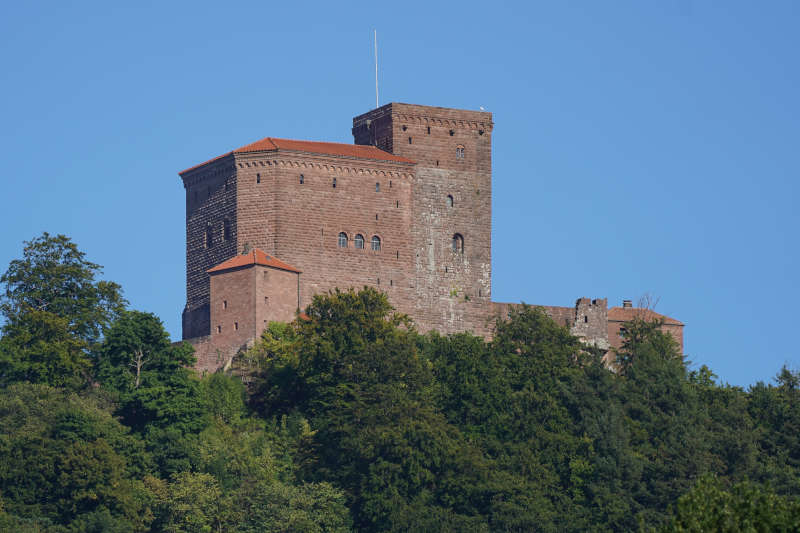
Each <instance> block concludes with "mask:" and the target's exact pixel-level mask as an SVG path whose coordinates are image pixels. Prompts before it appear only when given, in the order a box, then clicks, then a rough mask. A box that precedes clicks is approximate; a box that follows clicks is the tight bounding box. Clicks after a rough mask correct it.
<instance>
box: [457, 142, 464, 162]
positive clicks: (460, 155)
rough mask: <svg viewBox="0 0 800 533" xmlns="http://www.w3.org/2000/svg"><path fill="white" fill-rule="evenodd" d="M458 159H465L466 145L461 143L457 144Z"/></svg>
mask: <svg viewBox="0 0 800 533" xmlns="http://www.w3.org/2000/svg"><path fill="white" fill-rule="evenodd" d="M456 159H464V147H463V146H461V145H458V146H456Z"/></svg>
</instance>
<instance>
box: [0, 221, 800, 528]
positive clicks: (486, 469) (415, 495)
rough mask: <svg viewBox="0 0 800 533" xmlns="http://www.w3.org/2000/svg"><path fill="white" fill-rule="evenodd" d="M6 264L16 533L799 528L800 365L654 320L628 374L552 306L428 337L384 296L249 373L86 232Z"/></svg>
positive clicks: (3, 509) (295, 328)
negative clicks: (122, 285) (678, 332)
mask: <svg viewBox="0 0 800 533" xmlns="http://www.w3.org/2000/svg"><path fill="white" fill-rule="evenodd" d="M23 255H24V257H23V259H20V260H17V261H15V262H12V264H11V266H10V268H9V270H8V272H6V274H5V275H4V276H3V277H2V281H3V283H5V286H6V292H5V294H4V296H3V299H2V302H1V303H0V306H2V307H1V308H0V310H1V311H2V312H3V314H4V317H5V324H4V326H3V328H2V337H0V530H8V531H21V532H29V531H37V532H41V531H44V532H48V533H66V532H76V533H77V532H94V531H111V532H117V531H118V532H123V531H124V532H128V531H203V532H205V531H220V532H221V531H225V532H242V533H245V532H247V533H250V532H256V531H259V532H260V531H267V532H269V531H275V532H278V531H302V532H337V533H338V532H344V531H351V530H357V531H419V532H423V531H424V532H429V531H433V532H435V531H468V532H469V531H474V532H484V531H554V532H555V531H559V532H560V531H609V530H611V531H636V530H640V531H767V530H770V531H794V530H797V529H798V528H800V522H799V520H800V518H799V517H800V500H799V499H798V494H800V440H798V439H800V437H798V434H800V431H799V430H800V373H798V372H795V371H792V370H790V369H787V368H784V369H781V371H780V372H779V374H778V375H777V377H776V379H775V382H774V383H757V384H755V385H753V386H752V387H750V388H749V389H747V390H745V389H742V388H740V387H732V386H730V385H727V384H720V383H718V382H717V381H716V376H714V374H713V372H712V370H711V369H709V368H707V367H705V366H701V367H700V368H695V369H693V368H692V367H691V364H690V363H689V362H688V361H686V360H685V358H684V356H683V355H682V354H681V353H680V352H679V350H678V347H677V345H676V344H675V342H674V340H673V339H672V338H671V337H670V336H669V335H667V334H665V333H664V332H663V331H662V330H661V327H660V326H661V325H660V324H659V323H657V322H655V323H653V322H645V321H642V320H634V321H633V322H631V323H628V324H626V326H625V327H626V337H625V339H624V342H623V346H622V347H621V349H620V350H618V351H617V352H616V354H615V355H616V363H615V365H614V367H613V370H612V369H609V368H607V367H606V366H605V365H604V364H603V360H602V356H603V354H602V353H600V352H599V351H598V350H597V349H595V348H591V347H588V346H585V345H584V344H582V343H581V341H579V340H578V339H577V338H575V337H573V336H572V335H571V334H570V332H569V331H568V330H567V329H565V328H563V327H561V326H558V325H557V324H555V323H554V322H553V321H552V320H551V319H550V318H549V317H548V316H547V315H546V314H545V313H544V312H543V310H541V309H537V308H533V307H529V306H519V307H517V308H515V309H513V310H512V311H511V313H510V315H509V316H508V317H507V318H505V319H503V320H499V321H498V322H497V324H496V327H495V329H494V333H493V336H492V338H491V340H490V341H486V340H484V339H483V338H480V337H476V336H473V335H471V334H469V333H461V334H455V335H447V336H443V335H439V334H437V333H436V332H430V333H428V334H426V335H420V334H418V333H417V332H416V331H415V329H414V327H413V324H412V323H411V321H410V320H409V319H408V317H405V316H402V315H398V314H395V313H394V312H393V309H392V308H391V306H390V305H389V303H388V300H387V299H386V296H385V295H383V294H382V293H379V292H378V291H375V290H374V289H364V290H361V291H354V290H350V291H334V292H331V293H329V294H326V295H320V296H317V297H315V298H314V300H313V302H312V304H311V305H310V306H309V307H308V309H306V314H305V315H304V318H303V319H298V320H297V321H295V322H293V323H291V324H279V323H272V324H270V325H269V327H268V328H267V330H266V331H265V332H264V334H263V336H262V337H261V339H259V341H258V342H257V343H256V345H255V346H254V347H253V348H252V349H251V350H250V351H248V352H247V353H246V354H244V355H243V356H242V357H240V358H239V359H238V360H237V361H236V364H235V365H234V367H233V368H234V373H233V374H231V375H229V374H224V373H218V374H212V375H209V376H205V377H202V378H201V377H200V376H198V375H197V374H195V373H194V372H193V371H192V370H191V366H192V364H193V363H194V356H193V354H192V350H191V347H190V346H188V345H185V344H173V343H171V342H170V341H169V337H168V335H167V333H166V331H165V330H164V327H163V324H162V323H161V321H160V320H159V319H158V318H157V317H155V316H154V315H152V314H149V313H145V312H140V311H131V310H124V309H122V305H123V304H124V302H123V301H122V299H121V297H120V292H119V287H118V286H116V285H115V284H113V283H105V282H98V281H96V280H95V276H96V274H97V273H98V272H99V266H97V265H94V264H92V263H88V262H87V261H86V260H85V259H84V256H83V254H82V253H81V252H79V251H78V250H77V248H76V247H75V246H74V244H72V243H71V242H70V241H69V239H67V238H66V237H63V236H58V237H50V236H49V235H47V234H45V235H43V236H42V237H40V238H38V239H34V240H33V241H31V242H30V243H27V244H26V249H25V252H24V254H23Z"/></svg>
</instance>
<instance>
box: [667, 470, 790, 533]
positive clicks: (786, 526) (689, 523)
mask: <svg viewBox="0 0 800 533" xmlns="http://www.w3.org/2000/svg"><path fill="white" fill-rule="evenodd" d="M798 530H800V500H798V499H797V497H786V496H780V495H778V494H776V493H775V492H773V491H772V490H770V489H769V488H766V487H763V486H761V485H758V484H755V483H750V482H741V483H736V484H734V485H733V486H732V487H730V488H729V489H726V488H725V487H724V486H723V484H722V483H721V482H720V480H718V479H717V478H716V477H714V476H710V475H709V476H703V477H702V478H700V479H699V480H698V481H697V483H696V484H695V485H694V486H693V487H692V488H691V490H690V491H689V492H687V493H686V494H685V495H683V496H681V497H680V499H679V500H678V505H677V509H676V512H675V516H674V518H673V519H672V521H671V522H670V524H668V525H667V526H666V527H664V528H663V531H665V532H676V533H677V532H697V533H706V532H719V533H728V532H729V533H738V532H753V533H756V532H765V533H766V532H789V531H798Z"/></svg>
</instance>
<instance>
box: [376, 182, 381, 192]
mask: <svg viewBox="0 0 800 533" xmlns="http://www.w3.org/2000/svg"><path fill="white" fill-rule="evenodd" d="M375 192H381V184H380V183H376V184H375Z"/></svg>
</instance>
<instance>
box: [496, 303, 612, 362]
mask: <svg viewBox="0 0 800 533" xmlns="http://www.w3.org/2000/svg"><path fill="white" fill-rule="evenodd" d="M519 305H521V304H515V303H501V302H492V305H491V311H490V313H491V314H492V316H493V317H495V319H496V318H500V319H502V320H505V319H506V318H508V315H509V313H510V312H511V310H512V309H513V308H514V307H516V306H519ZM532 307H536V308H540V309H542V310H543V311H544V312H545V313H546V314H547V315H548V316H549V317H550V318H552V319H553V321H554V322H555V323H556V324H558V325H559V326H564V327H566V328H568V329H569V331H570V333H572V334H573V335H575V336H576V337H578V338H580V339H581V340H583V342H585V343H587V344H591V345H594V346H597V347H598V348H601V349H603V350H607V349H608V347H609V342H608V300H606V299H605V298H597V299H594V300H591V299H589V298H578V300H577V301H576V302H575V306H574V307H560V306H551V305H534V306H532Z"/></svg>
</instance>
